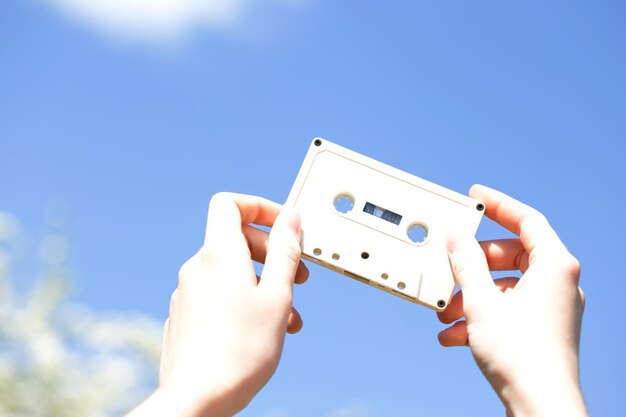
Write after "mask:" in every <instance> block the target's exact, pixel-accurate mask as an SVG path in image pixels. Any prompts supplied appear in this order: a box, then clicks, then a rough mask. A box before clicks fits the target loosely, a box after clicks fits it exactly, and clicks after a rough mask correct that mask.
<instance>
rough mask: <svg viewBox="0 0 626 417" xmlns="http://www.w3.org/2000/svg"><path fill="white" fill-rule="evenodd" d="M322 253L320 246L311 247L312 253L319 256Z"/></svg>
mask: <svg viewBox="0 0 626 417" xmlns="http://www.w3.org/2000/svg"><path fill="white" fill-rule="evenodd" d="M321 254H322V250H321V249H320V248H315V249H313V255H315V256H320V255H321Z"/></svg>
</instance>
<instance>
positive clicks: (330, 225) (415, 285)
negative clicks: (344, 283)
mask: <svg viewBox="0 0 626 417" xmlns="http://www.w3.org/2000/svg"><path fill="white" fill-rule="evenodd" d="M286 204H287V206H290V207H294V208H295V209H297V210H298V211H299V212H300V214H301V216H302V242H301V244H302V255H303V257H304V258H305V259H308V260H310V261H313V262H316V263H318V264H320V265H322V266H324V267H326V268H328V269H331V270H333V271H337V272H339V273H341V274H344V275H346V276H348V277H350V278H354V279H356V280H358V281H361V282H364V283H366V284H369V285H371V286H373V287H376V288H379V289H381V290H383V291H386V292H388V293H390V294H394V295H396V296H398V297H401V298H403V299H405V300H408V301H412V302H414V303H419V304H422V305H424V306H426V307H429V308H431V309H433V310H437V311H442V310H444V309H445V307H446V306H447V305H448V303H449V302H450V298H451V296H452V293H453V291H454V288H455V286H456V283H455V280H454V276H453V274H452V270H451V267H450V262H449V260H448V254H447V250H446V231H447V230H451V229H464V230H466V231H468V232H469V233H472V234H474V233H476V229H477V228H478V225H479V223H480V220H481V219H482V216H483V213H484V210H485V206H484V204H483V203H481V202H480V201H477V200H474V199H472V198H469V197H467V196H465V195H462V194H459V193H457V192H455V191H452V190H449V189H447V188H444V187H441V186H439V185H436V184H433V183H431V182H429V181H426V180H423V179H421V178H418V177H416V176H414V175H411V174H408V173H406V172H403V171H400V170H399V169H396V168H393V167H391V166H388V165H385V164H383V163H381V162H378V161H376V160H373V159H371V158H368V157H366V156H363V155H360V154H358V153H356V152H353V151H351V150H349V149H346V148H343V147H341V146H339V145H336V144H334V143H331V142H329V141H327V140H324V139H319V138H317V139H314V140H313V143H312V144H311V147H310V148H309V151H308V153H307V155H306V158H305V160H304V162H303V164H302V167H301V168H300V172H299V173H298V177H297V178H296V181H295V183H294V185H293V188H292V189H291V193H290V194H289V197H288V199H287V203H286Z"/></svg>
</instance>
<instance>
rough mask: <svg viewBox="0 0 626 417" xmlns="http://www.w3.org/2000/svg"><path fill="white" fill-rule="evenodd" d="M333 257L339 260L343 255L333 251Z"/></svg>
mask: <svg viewBox="0 0 626 417" xmlns="http://www.w3.org/2000/svg"><path fill="white" fill-rule="evenodd" d="M332 258H333V259H334V260H335V261H338V260H339V258H341V256H340V255H339V254H338V253H333V256H332Z"/></svg>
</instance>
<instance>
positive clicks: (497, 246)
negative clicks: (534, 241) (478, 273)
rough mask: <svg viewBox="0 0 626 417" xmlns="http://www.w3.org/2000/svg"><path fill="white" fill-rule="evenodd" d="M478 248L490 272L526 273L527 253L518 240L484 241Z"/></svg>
mask: <svg viewBox="0 0 626 417" xmlns="http://www.w3.org/2000/svg"><path fill="white" fill-rule="evenodd" d="M480 247H481V248H482V249H483V252H485V256H486V257H487V264H489V270H491V271H511V270H519V271H522V272H526V269H528V252H526V249H525V248H524V245H522V242H521V241H520V240H519V239H500V240H486V241H484V242H480Z"/></svg>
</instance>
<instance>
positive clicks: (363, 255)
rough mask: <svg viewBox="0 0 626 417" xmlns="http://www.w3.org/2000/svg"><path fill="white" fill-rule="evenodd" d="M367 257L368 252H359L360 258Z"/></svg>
mask: <svg viewBox="0 0 626 417" xmlns="http://www.w3.org/2000/svg"><path fill="white" fill-rule="evenodd" d="M369 257H370V254H369V253H367V252H362V253H361V258H363V259H367V258H369Z"/></svg>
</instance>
